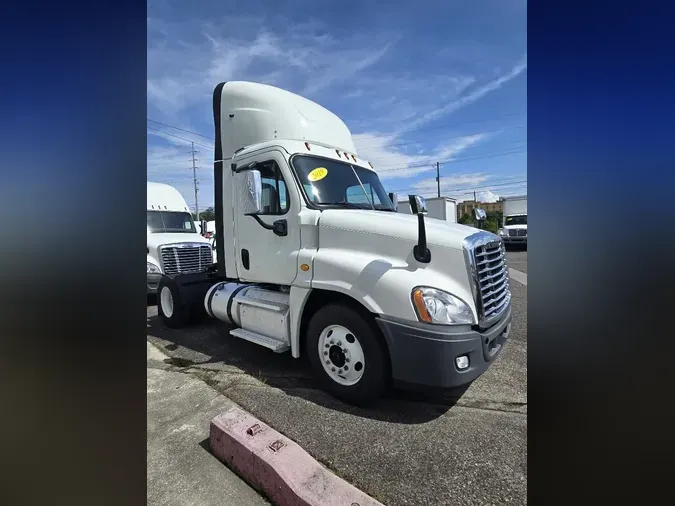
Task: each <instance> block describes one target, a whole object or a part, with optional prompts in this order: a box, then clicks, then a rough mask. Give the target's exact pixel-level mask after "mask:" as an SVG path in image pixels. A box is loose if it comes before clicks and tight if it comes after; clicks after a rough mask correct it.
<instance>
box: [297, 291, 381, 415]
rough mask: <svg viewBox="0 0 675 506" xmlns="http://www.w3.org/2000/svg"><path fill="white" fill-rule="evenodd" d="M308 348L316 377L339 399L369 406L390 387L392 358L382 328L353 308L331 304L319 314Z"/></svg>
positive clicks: (312, 325) (313, 322)
mask: <svg viewBox="0 0 675 506" xmlns="http://www.w3.org/2000/svg"><path fill="white" fill-rule="evenodd" d="M305 349H306V352H307V354H308V357H309V361H310V364H311V366H312V370H313V372H314V375H315V376H316V377H317V379H318V380H319V381H320V382H321V383H322V384H323V386H324V388H325V389H326V390H327V391H328V392H330V393H331V394H333V395H334V396H335V397H337V398H339V399H342V400H344V401H346V402H349V403H351V404H357V405H365V404H368V403H371V402H373V401H374V400H376V399H378V398H379V397H381V396H382V394H383V393H384V391H385V389H386V387H387V385H388V376H389V367H388V358H387V357H388V355H387V353H386V349H385V347H384V344H383V342H382V339H380V336H379V334H378V329H377V327H375V325H374V323H373V322H371V321H368V320H367V319H366V318H364V317H363V316H361V314H359V313H358V312H357V311H355V310H353V309H351V308H349V307H346V306H342V305H336V304H331V305H329V306H326V307H324V308H321V309H320V310H319V311H317V312H316V313H315V314H314V316H313V317H312V319H311V320H310V322H309V325H308V327H307V340H306V346H305Z"/></svg>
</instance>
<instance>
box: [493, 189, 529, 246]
mask: <svg viewBox="0 0 675 506" xmlns="http://www.w3.org/2000/svg"><path fill="white" fill-rule="evenodd" d="M498 234H499V236H500V237H501V238H502V241H503V242H504V245H505V246H511V245H516V244H517V245H521V246H527V195H521V196H518V197H506V198H505V199H504V222H503V223H502V228H501V229H500V230H499V232H498Z"/></svg>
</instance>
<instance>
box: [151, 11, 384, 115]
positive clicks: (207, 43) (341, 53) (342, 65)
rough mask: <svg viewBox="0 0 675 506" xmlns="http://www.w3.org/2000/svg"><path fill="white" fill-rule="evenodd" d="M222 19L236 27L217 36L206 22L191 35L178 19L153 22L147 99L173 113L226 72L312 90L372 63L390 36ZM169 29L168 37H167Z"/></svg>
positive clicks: (229, 76)
mask: <svg viewBox="0 0 675 506" xmlns="http://www.w3.org/2000/svg"><path fill="white" fill-rule="evenodd" d="M224 25H227V26H233V27H239V28H241V29H240V30H239V32H237V33H236V34H233V35H228V36H220V35H218V32H219V31H220V32H221V33H222V28H216V27H214V26H209V25H205V26H202V28H201V31H200V37H199V38H198V39H197V40H196V41H195V40H192V41H190V42H186V41H182V40H180V34H181V33H184V32H183V31H182V30H181V28H179V26H178V25H176V26H172V27H169V26H170V25H168V24H166V23H164V24H162V25H161V28H162V30H159V29H156V31H155V34H156V35H159V37H149V43H148V103H149V105H151V106H153V107H155V108H156V109H158V110H159V111H161V112H162V113H164V114H166V115H173V114H177V113H179V112H181V111H182V110H184V109H185V108H186V107H188V106H190V105H192V104H196V103H204V101H205V99H208V98H209V97H210V94H211V93H212V91H213V87H214V86H215V85H216V84H217V83H219V82H222V81H227V80H233V79H236V80H251V81H257V82H263V83H268V84H274V85H276V86H281V87H285V88H287V89H290V90H291V91H296V92H298V93H300V94H303V95H307V96H310V97H311V96H312V95H314V94H316V93H318V92H320V91H321V90H324V89H325V88H327V87H329V86H336V85H339V84H340V83H343V82H346V81H349V80H350V79H351V78H352V77H353V76H355V75H356V74H359V73H361V72H364V71H366V70H367V69H368V68H370V67H372V66H373V65H376V64H377V63H378V62H379V61H380V60H381V59H382V58H383V57H384V56H385V55H386V53H387V52H388V51H389V49H390V47H391V46H392V45H393V44H395V43H396V41H397V39H396V38H395V37H386V36H381V37H380V39H383V40H382V41H381V42H378V38H376V37H372V36H369V37H366V36H365V35H359V36H356V37H353V38H351V39H348V40H347V39H345V40H339V41H338V40H336V39H334V38H333V37H331V36H329V35H326V34H323V33H321V32H320V25H319V24H318V23H305V24H304V25H303V28H302V29H299V27H298V26H297V24H294V28H293V29H292V30H290V29H289V31H287V32H283V31H282V32H271V31H268V30H267V29H266V28H265V24H264V22H263V20H257V22H256V21H255V20H251V19H240V18H231V19H227V20H224V21H223V22H222V23H221V24H220V25H219V26H220V27H222V26H224ZM150 26H151V24H150V23H149V28H150ZM249 26H250V27H251V30H247V29H246V28H247V27H249ZM277 26H278V27H283V26H284V25H283V24H280V25H277ZM171 32H174V35H173V37H171V38H170V37H167V35H166V34H167V33H171ZM239 33H241V35H242V36H238V34H239ZM250 34H254V36H253V37H250ZM177 37H178V38H177Z"/></svg>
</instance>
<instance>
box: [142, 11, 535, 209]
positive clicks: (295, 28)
mask: <svg viewBox="0 0 675 506" xmlns="http://www.w3.org/2000/svg"><path fill="white" fill-rule="evenodd" d="M223 26H228V27H234V28H235V29H236V31H232V30H227V31H225V30H223V28H222V27H223ZM286 26H289V25H286V24H284V23H275V24H274V25H269V24H266V23H265V22H264V20H262V19H255V18H251V17H236V18H235V17H232V18H228V19H218V20H212V21H209V22H204V21H199V20H196V21H195V20H185V22H180V23H178V22H175V23H170V22H163V21H159V20H156V19H152V18H151V19H149V20H148V34H149V35H148V81H147V100H148V114H149V116H150V117H151V118H153V119H157V120H161V121H163V122H166V123H168V124H171V125H175V126H179V127H181V128H184V129H185V130H192V131H195V132H200V133H202V134H205V135H213V131H212V126H211V125H212V121H213V119H212V111H211V94H212V92H213V87H214V86H215V85H216V84H217V83H218V82H222V81H226V80H231V79H237V80H250V81H258V82H262V83H267V84H272V85H275V86H279V87H282V88H285V89H288V90H291V91H295V92H296V93H300V94H301V95H305V96H308V98H311V99H314V100H316V101H317V102H319V103H322V104H325V103H326V102H327V101H328V103H329V104H330V101H331V100H332V101H333V104H335V105H338V104H339V105H338V107H344V109H345V110H344V111H341V110H340V109H339V108H336V107H335V105H333V104H330V107H331V108H332V109H333V110H334V112H336V113H338V115H340V116H346V117H343V119H345V121H346V122H347V124H348V125H349V127H350V129H351V130H352V132H353V133H355V135H354V141H355V143H356V146H357V148H358V152H359V156H360V157H362V158H365V159H368V160H370V161H371V162H372V163H373V165H374V166H375V168H376V170H378V173H379V174H380V177H381V178H382V179H402V178H411V177H417V176H419V175H420V174H426V173H429V172H431V173H433V172H434V171H435V163H436V162H437V161H441V162H442V161H449V160H453V159H455V158H457V157H458V156H461V155H460V153H464V152H465V151H467V150H470V149H471V148H472V147H475V146H477V145H479V144H480V143H484V142H485V141H486V140H488V139H490V138H491V137H492V135H493V134H494V133H495V132H477V133H472V134H470V135H466V131H464V132H462V131H459V132H457V133H458V134H462V133H464V134H465V135H458V136H457V137H453V138H451V139H442V138H441V139H439V138H438V137H439V136H438V135H435V136H434V135H427V136H425V141H424V143H413V142H406V141H409V138H410V137H409V136H410V135H411V134H412V133H413V132H414V131H416V130H417V131H419V130H420V127H422V126H424V125H426V124H427V123H430V122H431V121H435V120H438V119H440V118H441V117H443V116H445V115H449V114H451V113H453V112H455V111H457V110H458V109H460V108H461V107H464V106H466V105H468V104H471V103H473V102H475V101H477V100H479V99H480V98H482V97H483V96H485V95H486V94H488V93H490V92H492V91H494V90H497V89H499V88H500V87H501V86H503V85H504V84H505V83H507V82H508V81H510V80H512V79H514V78H515V77H517V76H518V75H520V74H522V72H523V71H524V70H525V69H526V67H527V57H526V56H524V57H523V58H522V59H521V60H520V61H519V62H517V64H516V65H514V66H513V67H512V68H511V69H510V70H509V71H508V72H505V73H503V74H502V75H499V76H498V77H496V78H492V79H486V77H485V76H482V77H481V76H478V75H475V76H474V75H461V74H455V75H452V74H450V75H448V74H445V75H433V74H432V75H424V76H421V75H419V74H414V73H401V72H397V71H394V70H391V69H390V68H388V67H386V66H385V64H386V60H387V58H389V57H390V55H391V52H392V49H393V48H394V47H395V45H396V44H397V43H398V42H399V38H400V35H399V34H391V33H358V34H357V35H355V36H350V37H347V38H340V39H338V38H336V37H334V36H332V35H328V34H327V33H326V26H325V25H323V24H322V23H320V22H318V21H311V22H307V23H301V24H298V23H294V24H293V25H292V28H285V27H286ZM272 27H274V30H271V28H272ZM338 33H339V32H338ZM184 34H185V35H191V36H190V37H188V36H183V35H184ZM224 34H225V35H224ZM453 47H459V46H458V45H457V44H453ZM455 50H457V49H455ZM376 70H377V71H376ZM338 97H339V98H338ZM188 113H189V114H188ZM350 115H352V116H355V118H354V119H355V121H350V120H349V116H350ZM188 122H192V123H190V124H186V123H188ZM207 125H208V126H207ZM149 126H150V127H152V128H157V129H159V130H163V131H164V133H161V132H155V131H148V136H149V139H150V137H151V136H152V137H160V138H162V139H163V140H165V141H167V142H168V143H169V144H170V147H165V148H159V147H157V146H156V145H155V143H150V146H149V148H148V165H149V168H148V174H149V176H148V177H150V175H151V174H157V175H162V174H166V177H174V174H178V173H180V172H181V171H183V172H182V173H183V178H184V179H183V180H181V181H187V183H185V184H188V185H189V184H191V183H190V178H191V170H190V169H189V166H185V165H183V163H184V162H183V160H187V159H188V158H189V155H188V154H187V153H186V152H187V151H189V149H190V144H189V142H188V141H194V142H195V143H196V146H195V149H197V150H199V151H200V153H199V155H198V156H199V158H200V159H202V160H204V161H203V162H202V164H201V165H202V166H203V167H209V170H210V163H211V162H210V161H209V162H208V163H207V162H206V160H211V159H212V156H213V154H212V152H209V150H210V149H212V146H213V141H211V140H208V139H205V138H203V137H199V136H194V135H191V134H189V133H187V132H181V131H175V130H173V129H170V128H164V127H162V126H160V125H155V124H152V123H149ZM204 128H208V130H204ZM438 133H442V132H438ZM177 137H180V138H182V139H179V138H177ZM430 145H431V146H432V147H431V148H430ZM434 145H435V146H434ZM163 160H167V161H166V164H165V165H162V166H156V167H150V165H156V164H159V163H162V162H163ZM203 174H205V175H204V179H201V181H203V186H205V185H206V184H207V183H208V184H210V185H212V176H211V174H210V172H207V171H204V172H203ZM206 174H208V176H207V175H206ZM434 175H435V174H434ZM176 177H178V176H176ZM452 177H454V176H445V175H444V176H443V184H444V185H445V184H446V182H445V181H446V180H447V185H451V184H452V179H448V178H452ZM457 177H459V176H457ZM465 177H468V176H465ZM473 177H474V179H473V180H472V181H473V182H468V183H467V184H477V182H476V181H478V180H477V179H476V178H478V177H482V176H481V175H474V176H473ZM432 181H433V183H434V188H435V181H434V180H433V179H432ZM482 181H484V180H482ZM482 181H478V182H482ZM181 184H183V183H182V182H181ZM401 184H408V185H410V184H411V183H410V182H402V183H401ZM401 184H399V185H398V186H401ZM457 184H462V183H456V184H455V186H457ZM449 187H450V186H448V188H449ZM202 193H206V189H205V188H204V190H203V191H202ZM211 198H212V197H211ZM200 207H201V206H200Z"/></svg>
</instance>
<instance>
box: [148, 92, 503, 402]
mask: <svg viewBox="0 0 675 506" xmlns="http://www.w3.org/2000/svg"><path fill="white" fill-rule="evenodd" d="M213 114H214V122H215V159H214V181H215V185H214V187H215V195H214V197H215V199H214V202H215V214H216V234H215V238H216V252H217V255H216V256H217V262H216V264H215V265H214V266H213V267H212V268H209V269H207V270H206V271H205V272H201V273H194V274H177V275H176V274H167V275H165V276H163V277H162V279H161V281H160V285H159V290H160V294H161V296H160V298H159V304H158V309H159V314H160V316H161V318H162V320H163V321H164V323H165V324H166V325H168V326H170V327H174V328H176V327H181V326H184V325H187V324H188V323H189V322H191V321H193V320H194V319H195V318H196V317H197V316H198V315H199V314H200V313H206V314H207V315H208V316H209V317H211V318H216V319H218V320H221V321H222V322H224V323H225V324H227V325H228V326H229V327H230V331H229V335H230V338H233V339H245V340H248V341H250V342H252V343H255V344H257V345H260V346H262V347H265V348H268V349H270V350H272V351H274V352H278V353H281V352H290V353H291V355H292V356H293V357H295V358H299V357H301V356H302V355H303V354H304V355H305V356H307V358H308V359H309V363H310V364H311V368H312V370H313V372H314V374H315V376H316V378H317V380H318V381H320V382H321V384H322V385H323V387H324V388H325V389H326V390H328V391H329V392H330V393H332V394H333V395H334V396H336V397H339V398H341V399H343V400H345V401H347V402H351V403H355V404H366V403H369V402H371V401H373V400H375V399H377V398H379V397H380V396H381V395H382V394H383V393H384V392H385V391H386V389H387V388H388V387H389V386H390V385H392V384H394V385H397V386H400V387H404V388H406V387H407V388H425V389H426V388H429V387H441V388H454V387H459V386H462V385H466V384H468V383H470V382H472V381H473V380H474V379H476V378H477V377H478V376H479V375H481V374H482V373H483V372H484V371H485V370H486V369H487V368H488V367H489V366H490V364H492V363H494V361H495V359H496V357H498V356H499V354H500V352H501V350H502V349H503V347H504V345H505V343H506V342H507V339H508V336H509V332H510V328H511V293H510V288H509V280H508V273H507V270H506V264H505V252H504V248H503V245H502V241H501V240H500V239H499V237H498V236H496V235H494V234H491V233H489V232H484V231H480V230H477V229H475V228H471V227H467V226H463V225H458V224H455V223H445V222H442V221H440V220H426V219H425V213H426V207H425V202H424V199H423V198H421V197H418V196H412V197H411V198H410V204H411V206H412V207H411V211H412V215H406V214H402V213H397V212H396V211H395V208H394V205H393V203H392V201H391V199H390V198H389V195H388V194H387V193H386V191H385V189H384V187H383V185H382V183H381V181H380V179H379V177H378V175H377V172H376V171H375V170H374V168H373V166H372V165H371V164H370V163H369V162H368V161H366V160H364V159H362V158H361V157H360V156H359V154H358V152H357V150H356V147H355V146H354V141H353V139H352V135H351V133H350V131H349V129H348V128H347V126H346V125H345V124H344V122H343V121H342V120H341V119H340V118H339V117H337V116H336V115H335V114H333V113H332V112H330V111H328V110H327V109H324V108H323V107H321V106H320V105H318V104H316V103H314V102H312V101H310V100H307V99H305V98H303V97H300V96H298V95H296V94H293V93H291V92H288V91H285V90H281V89H279V88H275V87H272V86H267V85H263V84H258V83H249V82H227V83H221V84H219V85H218V86H216V88H215V90H214V93H213Z"/></svg>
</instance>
